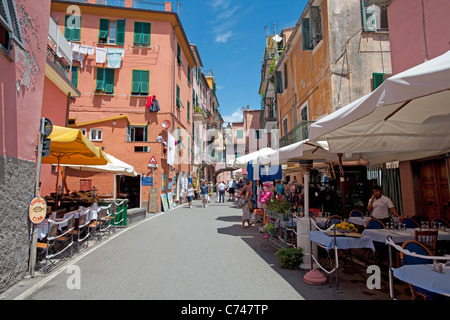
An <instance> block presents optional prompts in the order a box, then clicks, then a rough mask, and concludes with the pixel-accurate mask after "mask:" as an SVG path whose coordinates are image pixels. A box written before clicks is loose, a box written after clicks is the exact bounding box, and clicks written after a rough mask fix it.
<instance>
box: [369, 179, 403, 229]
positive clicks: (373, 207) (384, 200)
mask: <svg viewBox="0 0 450 320" xmlns="http://www.w3.org/2000/svg"><path fill="white" fill-rule="evenodd" d="M372 190H373V195H372V198H370V201H369V205H368V206H367V210H368V211H369V212H372V217H373V218H375V219H378V220H380V221H381V222H383V224H384V225H385V226H386V223H388V222H392V220H391V218H390V216H389V211H390V212H391V213H392V214H393V215H394V216H396V217H400V215H399V214H398V212H397V210H396V209H395V207H394V204H393V203H392V200H391V199H389V198H388V197H386V196H385V195H383V192H382V190H381V187H380V186H374V187H373V188H372Z"/></svg>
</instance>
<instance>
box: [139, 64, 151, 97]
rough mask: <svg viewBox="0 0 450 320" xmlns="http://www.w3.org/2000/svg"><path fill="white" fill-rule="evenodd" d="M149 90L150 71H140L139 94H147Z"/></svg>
mask: <svg viewBox="0 0 450 320" xmlns="http://www.w3.org/2000/svg"><path fill="white" fill-rule="evenodd" d="M149 91H150V71H148V70H142V71H141V94H142V95H148V93H149Z"/></svg>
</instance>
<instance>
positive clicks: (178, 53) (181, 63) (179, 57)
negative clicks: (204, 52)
mask: <svg viewBox="0 0 450 320" xmlns="http://www.w3.org/2000/svg"><path fill="white" fill-rule="evenodd" d="M177 63H178V65H179V66H180V65H183V62H182V61H181V48H180V44H179V43H178V44H177Z"/></svg>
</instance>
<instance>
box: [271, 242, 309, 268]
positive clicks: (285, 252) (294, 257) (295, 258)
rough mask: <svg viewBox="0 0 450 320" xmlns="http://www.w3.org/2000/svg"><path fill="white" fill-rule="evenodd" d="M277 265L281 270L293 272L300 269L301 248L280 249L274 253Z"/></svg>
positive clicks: (301, 260) (301, 259)
mask: <svg viewBox="0 0 450 320" xmlns="http://www.w3.org/2000/svg"><path fill="white" fill-rule="evenodd" d="M275 256H276V257H277V260H278V263H279V264H280V267H281V268H283V269H290V270H295V269H299V268H300V264H301V263H302V262H303V250H302V248H284V247H283V248H280V249H278V251H277V252H275Z"/></svg>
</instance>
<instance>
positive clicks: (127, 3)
mask: <svg viewBox="0 0 450 320" xmlns="http://www.w3.org/2000/svg"><path fill="white" fill-rule="evenodd" d="M133 1H134V0H125V8H133Z"/></svg>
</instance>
